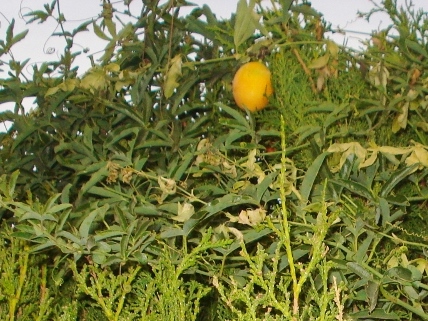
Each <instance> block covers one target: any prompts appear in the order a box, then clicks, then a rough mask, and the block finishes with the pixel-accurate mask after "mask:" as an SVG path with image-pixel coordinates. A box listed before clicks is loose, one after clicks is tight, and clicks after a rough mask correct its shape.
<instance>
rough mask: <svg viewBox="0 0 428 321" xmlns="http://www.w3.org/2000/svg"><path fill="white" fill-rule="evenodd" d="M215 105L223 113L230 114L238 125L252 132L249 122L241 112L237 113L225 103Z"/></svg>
mask: <svg viewBox="0 0 428 321" xmlns="http://www.w3.org/2000/svg"><path fill="white" fill-rule="evenodd" d="M215 105H216V106H217V107H220V108H221V109H222V111H224V112H226V113H228V114H229V115H230V116H232V117H233V118H234V119H235V120H236V121H237V122H238V124H240V125H242V126H243V127H245V128H246V129H248V130H249V131H250V130H251V127H250V124H249V121H248V120H247V119H246V118H245V117H244V116H243V115H242V113H240V112H239V111H237V110H236V109H234V108H231V107H229V106H227V105H225V104H223V103H219V102H218V103H215Z"/></svg>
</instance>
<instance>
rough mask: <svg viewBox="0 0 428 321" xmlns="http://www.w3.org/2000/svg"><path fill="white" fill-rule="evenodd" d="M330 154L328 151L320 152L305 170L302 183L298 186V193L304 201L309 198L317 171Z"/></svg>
mask: <svg viewBox="0 0 428 321" xmlns="http://www.w3.org/2000/svg"><path fill="white" fill-rule="evenodd" d="M330 154H331V153H329V152H324V153H322V154H320V155H319V156H318V157H317V158H315V160H314V161H313V162H312V164H311V166H309V168H308V170H307V171H306V174H305V177H304V178H303V181H302V185H301V186H300V195H302V199H303V200H304V201H305V202H306V201H308V200H309V196H310V194H311V191H312V188H313V185H314V182H315V179H316V178H317V177H318V173H319V171H320V169H321V166H322V165H323V163H324V160H325V158H326V157H327V156H328V155H330Z"/></svg>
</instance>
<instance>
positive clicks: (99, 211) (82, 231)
mask: <svg viewBox="0 0 428 321" xmlns="http://www.w3.org/2000/svg"><path fill="white" fill-rule="evenodd" d="M108 209H109V205H108V204H104V205H103V206H102V207H98V208H96V209H95V210H93V211H92V212H90V213H89V214H88V215H87V216H86V217H85V219H84V220H83V222H82V223H81V224H80V227H79V235H80V237H81V238H82V239H84V240H86V239H87V238H88V236H89V230H90V228H91V225H92V223H93V222H94V220H95V219H102V218H103V217H104V215H105V214H106V213H107V211H108Z"/></svg>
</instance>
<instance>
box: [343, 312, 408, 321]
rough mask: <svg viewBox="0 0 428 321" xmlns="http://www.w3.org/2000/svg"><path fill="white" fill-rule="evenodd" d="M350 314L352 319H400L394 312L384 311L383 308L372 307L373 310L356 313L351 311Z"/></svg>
mask: <svg viewBox="0 0 428 321" xmlns="http://www.w3.org/2000/svg"><path fill="white" fill-rule="evenodd" d="M350 316H351V317H352V318H353V320H371V319H380V320H402V319H401V318H400V317H399V316H398V315H397V314H395V313H394V312H386V311H385V310H383V309H374V310H373V311H368V310H366V311H358V312H356V313H351V315H350Z"/></svg>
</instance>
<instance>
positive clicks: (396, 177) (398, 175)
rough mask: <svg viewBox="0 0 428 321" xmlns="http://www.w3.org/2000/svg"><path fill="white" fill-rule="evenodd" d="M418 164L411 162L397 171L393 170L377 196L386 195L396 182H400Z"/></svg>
mask: <svg viewBox="0 0 428 321" xmlns="http://www.w3.org/2000/svg"><path fill="white" fill-rule="evenodd" d="M418 166H419V164H413V165H411V166H409V167H405V168H403V169H401V170H399V171H395V172H393V174H392V175H391V176H390V177H389V179H388V181H387V182H386V183H385V184H384V185H383V186H382V189H381V190H380V193H379V196H380V197H386V196H388V194H389V193H390V192H391V191H392V190H393V188H394V187H395V186H397V184H398V183H400V182H401V181H402V180H403V179H405V178H406V177H407V176H409V175H410V174H412V173H413V172H414V171H415V169H416V168H417V167H418Z"/></svg>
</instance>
